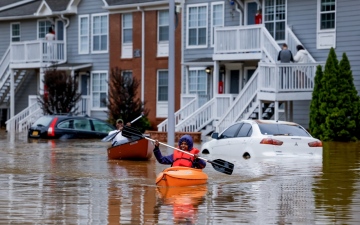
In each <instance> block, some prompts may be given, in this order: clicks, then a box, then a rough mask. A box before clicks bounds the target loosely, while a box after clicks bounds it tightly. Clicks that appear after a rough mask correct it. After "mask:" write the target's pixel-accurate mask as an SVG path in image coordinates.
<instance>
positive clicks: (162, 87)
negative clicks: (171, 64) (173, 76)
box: [157, 70, 169, 102]
mask: <svg viewBox="0 0 360 225" xmlns="http://www.w3.org/2000/svg"><path fill="white" fill-rule="evenodd" d="M168 77H169V72H168V71H167V70H162V71H158V92H157V93H158V94H157V100H158V102H160V101H166V102H167V101H168Z"/></svg>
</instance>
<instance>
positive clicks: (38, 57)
mask: <svg viewBox="0 0 360 225" xmlns="http://www.w3.org/2000/svg"><path fill="white" fill-rule="evenodd" d="M10 53H11V63H38V62H39V63H42V62H47V63H60V62H65V61H66V48H65V42H64V41H45V40H37V41H23V42H14V43H11V45H10Z"/></svg>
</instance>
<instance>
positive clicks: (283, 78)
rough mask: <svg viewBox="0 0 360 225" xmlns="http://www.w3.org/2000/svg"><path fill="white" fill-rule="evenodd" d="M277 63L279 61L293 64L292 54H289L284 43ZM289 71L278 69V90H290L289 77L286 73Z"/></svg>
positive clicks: (283, 68)
mask: <svg viewBox="0 0 360 225" xmlns="http://www.w3.org/2000/svg"><path fill="white" fill-rule="evenodd" d="M277 60H278V61H280V62H281V63H290V62H294V58H293V54H292V53H291V51H290V50H289V49H288V46H287V44H286V43H284V44H283V45H282V49H281V50H280V52H279V55H278V59H277ZM287 69H288V70H290V69H291V68H286V67H281V68H280V88H281V89H287V88H290V87H289V86H290V84H289V82H288V81H289V80H290V78H289V76H290V73H286V71H287Z"/></svg>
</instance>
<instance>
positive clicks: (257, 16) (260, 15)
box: [255, 13, 262, 24]
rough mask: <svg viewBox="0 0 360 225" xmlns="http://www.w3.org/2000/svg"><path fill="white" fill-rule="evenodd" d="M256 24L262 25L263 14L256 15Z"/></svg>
mask: <svg viewBox="0 0 360 225" xmlns="http://www.w3.org/2000/svg"><path fill="white" fill-rule="evenodd" d="M255 24H262V14H258V13H257V14H256V16H255Z"/></svg>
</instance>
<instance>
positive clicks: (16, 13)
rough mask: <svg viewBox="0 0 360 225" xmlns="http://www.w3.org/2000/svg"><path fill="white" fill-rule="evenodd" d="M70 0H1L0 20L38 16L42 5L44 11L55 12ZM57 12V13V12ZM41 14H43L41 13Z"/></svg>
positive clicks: (62, 8)
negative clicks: (44, 8)
mask: <svg viewBox="0 0 360 225" xmlns="http://www.w3.org/2000/svg"><path fill="white" fill-rule="evenodd" d="M71 1H72V0H1V1H0V2H1V3H0V7H1V8H2V10H1V8H0V20H8V19H18V18H19V17H21V18H30V17H36V16H37V17H39V16H41V15H40V14H39V12H41V11H42V10H43V9H42V8H43V7H46V8H47V10H46V12H50V13H51V14H56V13H55V12H58V13H59V12H63V11H66V10H67V8H68V5H69V3H70V2H71ZM58 13H57V14H58ZM42 16H43V15H42Z"/></svg>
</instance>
